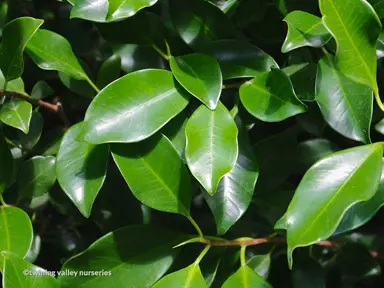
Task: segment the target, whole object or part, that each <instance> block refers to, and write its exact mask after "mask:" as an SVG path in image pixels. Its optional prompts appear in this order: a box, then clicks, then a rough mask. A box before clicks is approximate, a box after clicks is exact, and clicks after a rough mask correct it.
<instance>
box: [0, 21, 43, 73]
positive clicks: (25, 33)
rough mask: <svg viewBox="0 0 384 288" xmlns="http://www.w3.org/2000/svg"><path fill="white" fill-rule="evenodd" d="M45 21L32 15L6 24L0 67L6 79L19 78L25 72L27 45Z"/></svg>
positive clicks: (1, 47) (0, 52)
mask: <svg viewBox="0 0 384 288" xmlns="http://www.w3.org/2000/svg"><path fill="white" fill-rule="evenodd" d="M43 22H44V21H43V20H40V19H34V18H31V17H20V18H16V19H15V20H13V21H11V22H9V23H8V24H7V25H5V27H4V29H3V35H2V42H1V46H0V69H1V71H2V72H3V75H4V78H5V80H6V81H10V80H13V79H16V78H19V77H20V76H21V74H22V73H23V71H24V59H23V52H24V49H25V46H26V45H27V43H28V41H30V40H31V38H32V36H33V35H34V34H35V33H36V31H37V29H39V27H40V26H41V25H42V24H43Z"/></svg>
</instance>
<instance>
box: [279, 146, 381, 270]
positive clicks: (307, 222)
mask: <svg viewBox="0 0 384 288" xmlns="http://www.w3.org/2000/svg"><path fill="white" fill-rule="evenodd" d="M382 156H383V147H382V144H372V145H366V146H360V147H355V148H351V149H348V150H343V151H341V152H337V153H335V154H332V155H330V156H328V157H326V158H323V159H322V160H320V161H319V162H317V163H316V164H315V165H314V166H312V167H311V168H310V169H309V170H308V171H307V173H306V174H305V175H304V177H303V179H302V180H301V182H300V184H299V186H298V188H297V190H296V192H295V195H294V197H293V199H292V201H291V203H290V205H289V207H288V210H287V212H286V216H285V219H286V224H287V242H288V260H289V265H290V266H291V267H292V252H293V250H294V249H295V248H297V247H302V246H308V245H311V244H313V243H316V242H317V241H319V240H322V239H326V238H328V237H329V236H331V235H332V233H333V232H334V231H335V230H336V228H337V226H338V224H339V223H340V221H341V218H342V217H343V215H344V214H345V212H346V211H347V210H348V209H349V208H350V207H351V206H352V205H354V204H356V203H358V202H362V201H367V200H369V199H370V198H371V197H372V196H373V195H374V194H375V192H376V190H377V187H378V185H379V181H380V176H381V165H382V164H381V162H382V160H381V159H382ZM309 202H310V203H311V205H308V203H309Z"/></svg>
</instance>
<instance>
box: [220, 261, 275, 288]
mask: <svg viewBox="0 0 384 288" xmlns="http://www.w3.org/2000/svg"><path fill="white" fill-rule="evenodd" d="M233 287H238V288H240V287H241V288H248V287H258V288H272V286H271V285H270V284H269V283H268V282H267V281H265V280H264V279H263V278H262V277H260V276H259V275H258V274H257V273H256V272H254V271H253V270H252V269H251V268H249V267H248V266H242V267H240V269H239V270H237V271H236V272H235V273H234V274H233V275H232V276H231V277H229V278H228V279H227V281H225V283H224V285H223V288H233Z"/></svg>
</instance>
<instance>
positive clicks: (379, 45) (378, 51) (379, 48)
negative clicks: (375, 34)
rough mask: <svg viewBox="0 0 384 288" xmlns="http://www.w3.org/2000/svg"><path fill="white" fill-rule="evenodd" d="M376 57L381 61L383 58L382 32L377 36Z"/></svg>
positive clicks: (383, 42) (383, 39) (383, 35)
mask: <svg viewBox="0 0 384 288" xmlns="http://www.w3.org/2000/svg"><path fill="white" fill-rule="evenodd" d="M383 3H384V2H383ZM383 12H384V9H383ZM376 57H377V59H381V58H383V57H384V32H381V33H380V34H379V38H378V39H377V44H376Z"/></svg>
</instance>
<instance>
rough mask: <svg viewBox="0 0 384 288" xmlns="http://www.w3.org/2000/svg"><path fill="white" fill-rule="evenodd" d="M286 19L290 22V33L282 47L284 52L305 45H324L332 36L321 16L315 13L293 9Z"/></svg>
mask: <svg viewBox="0 0 384 288" xmlns="http://www.w3.org/2000/svg"><path fill="white" fill-rule="evenodd" d="M284 21H285V22H287V24H288V34H287V38H286V39H285V41H284V44H283V47H282V48H281V51H282V52H283V53H287V52H289V51H292V50H294V49H297V48H300V47H304V46H309V47H315V48H317V47H322V46H324V45H325V44H326V43H327V42H328V41H329V40H331V38H332V36H331V34H330V33H329V32H328V30H327V29H326V28H325V27H324V25H323V22H322V20H321V18H319V17H317V16H315V15H312V14H309V13H306V12H303V11H293V12H291V13H289V14H288V15H287V16H286V17H285V18H284Z"/></svg>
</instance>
